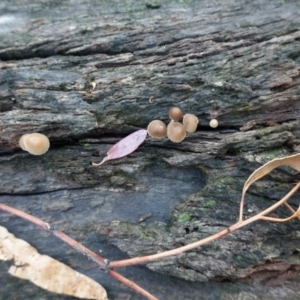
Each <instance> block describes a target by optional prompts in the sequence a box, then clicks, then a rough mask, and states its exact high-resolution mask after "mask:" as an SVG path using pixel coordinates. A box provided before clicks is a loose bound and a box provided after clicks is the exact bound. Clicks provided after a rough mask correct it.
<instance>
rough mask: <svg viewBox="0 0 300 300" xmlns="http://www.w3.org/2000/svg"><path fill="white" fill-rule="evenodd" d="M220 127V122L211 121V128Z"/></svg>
mask: <svg viewBox="0 0 300 300" xmlns="http://www.w3.org/2000/svg"><path fill="white" fill-rule="evenodd" d="M218 125H219V122H218V120H217V119H211V120H210V122H209V126H210V127H211V128H217V127H218Z"/></svg>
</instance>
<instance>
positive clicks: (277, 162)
mask: <svg viewBox="0 0 300 300" xmlns="http://www.w3.org/2000/svg"><path fill="white" fill-rule="evenodd" d="M280 166H288V167H291V168H293V169H295V170H297V171H300V153H297V154H294V155H291V156H286V157H282V158H275V159H273V160H271V161H269V162H267V163H266V164H264V165H263V166H261V167H260V168H258V169H257V170H255V171H254V172H253V173H252V174H251V175H250V176H249V178H248V179H247V181H246V182H245V184H244V188H243V193H244V192H246V190H247V189H248V188H249V186H250V185H251V184H252V183H253V182H255V181H256V180H258V179H260V178H262V177H263V176H265V175H267V174H269V173H270V172H271V171H273V170H274V169H276V168H278V167H280Z"/></svg>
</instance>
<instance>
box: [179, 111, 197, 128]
mask: <svg viewBox="0 0 300 300" xmlns="http://www.w3.org/2000/svg"><path fill="white" fill-rule="evenodd" d="M182 123H183V126H184V128H185V130H186V131H187V132H195V131H196V129H197V126H198V123H199V120H198V118H197V117H196V116H195V115H193V114H185V115H184V116H183V120H182Z"/></svg>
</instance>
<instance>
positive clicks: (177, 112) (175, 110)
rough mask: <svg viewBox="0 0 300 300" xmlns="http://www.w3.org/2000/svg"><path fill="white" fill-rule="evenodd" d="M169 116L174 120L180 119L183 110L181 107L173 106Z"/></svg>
mask: <svg viewBox="0 0 300 300" xmlns="http://www.w3.org/2000/svg"><path fill="white" fill-rule="evenodd" d="M169 117H170V119H171V120H173V121H179V120H180V119H181V118H182V110H181V109H180V108H179V107H171V108H170V109H169Z"/></svg>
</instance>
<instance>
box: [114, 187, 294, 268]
mask: <svg viewBox="0 0 300 300" xmlns="http://www.w3.org/2000/svg"><path fill="white" fill-rule="evenodd" d="M299 187H300V182H299V183H298V184H297V185H296V186H295V187H294V188H293V189H292V190H291V191H290V192H289V193H288V194H286V195H285V196H284V197H283V198H282V199H281V200H279V201H278V202H276V203H275V204H274V205H272V206H270V207H269V208H267V209H265V210H264V211H262V212H261V213H259V214H257V215H255V216H253V217H251V218H249V219H247V220H243V221H238V222H237V223H235V224H233V225H231V226H230V227H228V228H226V229H224V230H222V231H220V232H218V233H216V234H214V235H211V236H209V237H207V238H204V239H202V240H200V241H197V242H194V243H191V244H188V245H186V246H182V247H179V248H176V249H173V250H169V251H164V252H161V253H157V254H153V255H147V256H141V257H134V258H130V259H124V260H118V261H112V262H110V264H109V267H110V268H119V267H126V266H130V265H136V264H144V263H147V262H150V261H154V260H158V259H161V258H165V257H169V256H173V255H178V254H181V253H183V252H186V251H189V250H192V249H194V248H197V247H199V246H201V245H204V244H206V243H209V242H211V241H213V240H216V239H219V238H221V237H223V236H224V235H226V234H228V233H231V232H233V231H235V230H237V229H239V228H241V227H244V226H246V225H248V224H250V223H252V222H254V221H257V220H260V219H261V217H262V216H264V215H267V214H269V213H270V212H271V211H273V210H274V209H276V208H277V207H279V206H280V205H282V204H283V203H284V202H285V201H287V200H288V199H289V198H290V197H291V196H292V195H293V194H294V193H295V192H296V191H297V190H298V188H299Z"/></svg>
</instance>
